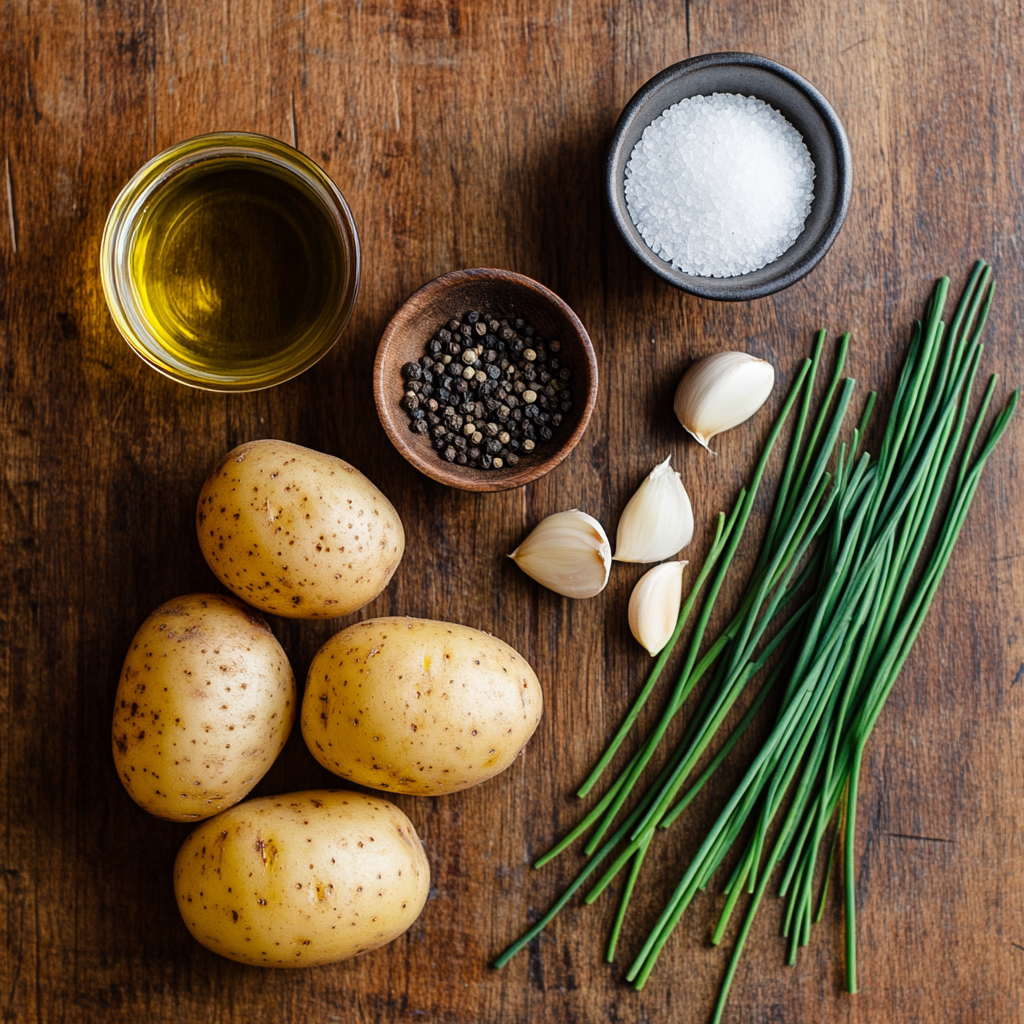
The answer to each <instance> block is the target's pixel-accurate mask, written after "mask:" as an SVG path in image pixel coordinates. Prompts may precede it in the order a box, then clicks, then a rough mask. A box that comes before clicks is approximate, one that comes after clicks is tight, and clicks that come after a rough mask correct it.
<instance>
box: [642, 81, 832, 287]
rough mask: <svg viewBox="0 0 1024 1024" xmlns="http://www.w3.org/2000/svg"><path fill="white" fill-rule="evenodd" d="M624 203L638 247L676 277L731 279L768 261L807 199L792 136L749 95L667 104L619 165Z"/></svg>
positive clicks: (810, 168)
mask: <svg viewBox="0 0 1024 1024" xmlns="http://www.w3.org/2000/svg"><path fill="white" fill-rule="evenodd" d="M625 192H626V206H627V207H628V209H629V215H630V217H631V218H632V220H633V223H634V224H635V225H636V227H637V230H638V231H639V232H640V234H641V235H642V236H643V239H644V241H645V242H646V243H647V244H648V245H649V246H650V248H651V249H652V250H653V251H654V252H655V253H657V255H658V256H659V257H660V258H661V259H663V260H665V261H666V262H668V263H671V264H672V266H673V267H675V268H676V269H677V270H681V271H682V272H683V273H684V274H693V275H696V276H698V277H735V276H737V275H738V274H749V273H750V272H751V271H753V270H758V269H760V268H761V267H763V266H765V265H767V264H768V263H771V262H772V261H773V260H777V259H778V258H779V257H780V256H781V255H782V254H783V253H784V252H785V251H786V250H787V249H788V248H789V247H790V246H791V245H792V244H793V243H794V242H795V241H796V239H797V236H798V235H799V234H800V232H801V231H802V230H803V227H804V222H805V221H806V220H807V216H808V214H809V213H810V211H811V202H812V200H813V199H814V162H813V161H812V160H811V154H810V153H809V152H808V150H807V146H806V145H804V140H803V137H802V136H801V135H800V133H799V132H798V131H797V130H796V129H795V128H794V127H793V126H792V125H791V124H790V123H789V122H788V121H787V120H786V119H785V118H784V117H783V116H782V115H781V114H780V113H779V112H778V111H777V110H773V109H772V108H771V107H770V106H768V104H767V103H765V102H763V101H762V100H759V99H757V98H755V97H753V96H737V95H734V94H733V93H714V94H713V95H711V96H691V97H689V98H688V99H684V100H681V101H680V102H679V103H674V104H673V105H672V106H671V107H669V108H668V110H666V111H664V112H663V113H662V114H661V115H660V116H659V117H657V118H655V120H654V121H653V122H652V123H651V124H649V125H648V126H647V127H646V128H645V129H644V133H643V135H642V136H641V138H640V141H639V142H638V143H637V144H636V146H634V147H633V152H632V154H631V155H630V158H629V162H628V163H627V164H626V184H625Z"/></svg>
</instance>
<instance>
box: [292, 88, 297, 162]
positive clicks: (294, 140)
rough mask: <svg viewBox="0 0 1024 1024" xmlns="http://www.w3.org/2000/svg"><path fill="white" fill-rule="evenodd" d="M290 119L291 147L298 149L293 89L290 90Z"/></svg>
mask: <svg viewBox="0 0 1024 1024" xmlns="http://www.w3.org/2000/svg"><path fill="white" fill-rule="evenodd" d="M291 117H292V146H293V147H294V148H295V149H298V148H299V129H298V126H297V125H296V123H295V90H294V89H292V107H291Z"/></svg>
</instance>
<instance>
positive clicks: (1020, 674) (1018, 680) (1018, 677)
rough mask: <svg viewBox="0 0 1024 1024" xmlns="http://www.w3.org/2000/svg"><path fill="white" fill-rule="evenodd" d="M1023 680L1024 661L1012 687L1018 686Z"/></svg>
mask: <svg viewBox="0 0 1024 1024" xmlns="http://www.w3.org/2000/svg"><path fill="white" fill-rule="evenodd" d="M1022 679H1024V661H1022V662H1021V663H1020V668H1019V669H1017V674H1016V675H1015V676H1014V677H1013V682H1012V683H1010V685H1011V686H1016V685H1017V684H1018V683H1019V682H1020V681H1021V680H1022Z"/></svg>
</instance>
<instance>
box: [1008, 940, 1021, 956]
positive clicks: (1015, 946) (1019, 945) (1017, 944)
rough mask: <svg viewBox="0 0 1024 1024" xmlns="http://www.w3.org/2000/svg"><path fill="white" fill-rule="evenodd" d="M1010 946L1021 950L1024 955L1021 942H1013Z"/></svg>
mask: <svg viewBox="0 0 1024 1024" xmlns="http://www.w3.org/2000/svg"><path fill="white" fill-rule="evenodd" d="M1010 945H1011V946H1013V948H1014V949H1019V950H1020V951H1021V952H1022V953H1024V946H1022V945H1021V944H1020V943H1019V942H1011V943H1010Z"/></svg>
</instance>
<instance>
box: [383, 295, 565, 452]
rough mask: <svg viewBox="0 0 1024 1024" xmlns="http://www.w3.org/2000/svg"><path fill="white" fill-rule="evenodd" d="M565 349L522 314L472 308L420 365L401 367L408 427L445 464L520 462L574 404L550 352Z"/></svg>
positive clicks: (434, 341)
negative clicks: (503, 316)
mask: <svg viewBox="0 0 1024 1024" xmlns="http://www.w3.org/2000/svg"><path fill="white" fill-rule="evenodd" d="M560 350H561V345H560V344H559V342H557V341H555V340H552V341H550V342H548V341H545V339H544V338H543V337H541V335H539V334H537V332H536V330H535V329H534V328H533V326H532V325H531V324H529V323H527V321H526V320H525V319H524V318H523V317H515V318H513V319H511V320H503V319H500V318H498V317H494V316H492V315H489V314H487V313H481V312H479V311H477V310H471V311H470V312H469V313H466V314H465V316H463V317H462V319H461V320H451V321H449V322H448V325H447V326H446V327H441V328H440V329H439V330H438V331H437V333H436V334H435V335H434V336H433V338H431V339H430V341H428V343H427V345H426V353H425V354H424V355H423V356H421V357H420V359H419V361H418V363H416V364H407V365H406V366H403V368H402V374H403V377H404V380H405V387H404V389H403V390H404V394H403V398H402V402H401V405H402V407H403V408H404V409H405V410H406V412H407V414H408V416H409V419H410V429H411V430H412V431H413V432H414V433H417V434H425V433H427V434H429V435H430V436H431V437H432V438H433V440H432V441H431V443H432V444H433V446H434V447H435V448H436V449H437V450H438V452H439V453H440V455H441V457H442V458H443V459H445V460H447V461H448V462H452V461H457V462H458V464H459V465H469V466H478V467H480V468H481V469H496V470H500V469H502V468H503V467H504V466H514V465H516V464H517V463H518V461H519V459H520V454H519V453H524V454H525V453H527V452H530V451H532V450H533V448H534V446H535V443H539V442H543V441H545V440H549V439H550V438H551V436H552V435H553V430H554V428H555V427H557V426H558V425H559V424H560V423H561V422H562V415H563V414H562V413H561V412H555V410H556V409H558V408H562V407H564V406H566V405H568V406H569V408H571V401H572V396H571V394H570V393H569V388H568V385H567V384H566V383H565V381H566V380H567V379H568V376H567V375H566V370H567V369H568V368H567V367H563V366H562V365H561V363H560V362H559V361H558V359H557V358H555V357H554V356H553V355H552V353H555V352H559V351H560ZM414 365H415V367H416V369H413V368H412V367H413V366H414ZM556 374H557V375H558V376H557V377H556V376H555V375H556ZM522 403H525V405H524V404H522ZM563 411H564V412H568V411H569V409H563Z"/></svg>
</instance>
